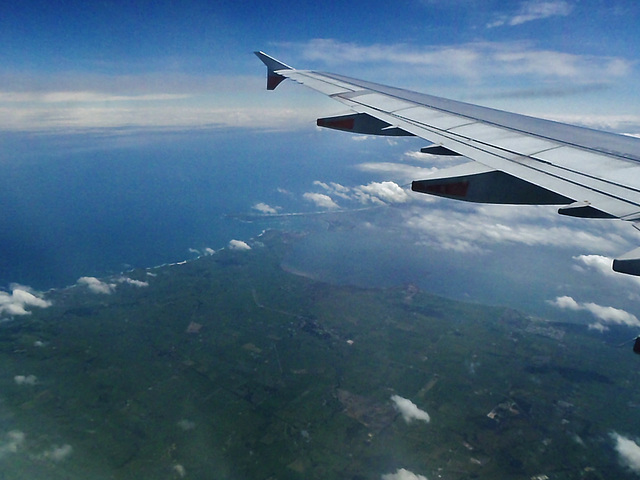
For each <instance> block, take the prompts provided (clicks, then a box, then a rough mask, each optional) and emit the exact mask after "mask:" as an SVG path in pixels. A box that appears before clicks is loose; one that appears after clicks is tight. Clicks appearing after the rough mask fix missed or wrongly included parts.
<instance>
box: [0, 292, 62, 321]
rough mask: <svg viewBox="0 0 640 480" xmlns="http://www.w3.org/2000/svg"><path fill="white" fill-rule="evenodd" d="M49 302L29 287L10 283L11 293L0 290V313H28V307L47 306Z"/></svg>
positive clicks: (49, 304)
mask: <svg viewBox="0 0 640 480" xmlns="http://www.w3.org/2000/svg"><path fill="white" fill-rule="evenodd" d="M50 306H51V302H50V301H48V300H45V299H43V298H42V297H40V296H39V295H36V294H35V293H34V292H33V291H32V290H31V289H30V288H29V287H25V286H23V285H17V284H16V285H12V291H11V293H8V292H2V291H0V315H28V314H29V313H30V312H29V311H28V310H27V308H28V307H38V308H47V307H50Z"/></svg>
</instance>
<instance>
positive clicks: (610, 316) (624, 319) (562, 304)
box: [549, 296, 640, 331]
mask: <svg viewBox="0 0 640 480" xmlns="http://www.w3.org/2000/svg"><path fill="white" fill-rule="evenodd" d="M549 303H550V304H551V305H553V306H555V307H557V308H560V309H563V310H573V311H587V312H589V313H591V314H592V315H593V316H594V317H596V319H597V322H596V323H595V324H591V325H589V328H590V329H594V330H599V331H604V330H606V329H607V328H608V327H607V324H609V325H626V326H628V327H639V326H640V320H638V318H637V317H636V316H635V315H633V314H632V313H629V312H627V311H626V310H622V309H619V308H614V307H605V306H602V305H598V304H596V303H591V302H586V303H580V302H577V301H576V300H574V299H573V298H572V297H569V296H562V297H557V298H556V299H555V300H552V301H550V302H549Z"/></svg>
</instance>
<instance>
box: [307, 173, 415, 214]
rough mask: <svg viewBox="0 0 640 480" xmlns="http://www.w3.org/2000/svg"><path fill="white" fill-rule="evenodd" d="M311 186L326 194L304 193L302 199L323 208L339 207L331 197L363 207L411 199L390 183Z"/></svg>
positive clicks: (316, 182) (402, 190) (399, 187)
mask: <svg viewBox="0 0 640 480" xmlns="http://www.w3.org/2000/svg"><path fill="white" fill-rule="evenodd" d="M313 184H314V185H315V186H317V187H320V188H322V189H323V190H324V191H325V192H326V193H305V194H304V197H305V199H307V200H309V201H312V202H314V203H315V204H316V205H318V206H320V207H323V208H333V209H335V208H339V205H338V204H337V203H336V201H335V200H333V198H332V197H338V198H340V199H342V200H348V201H355V202H358V203H361V204H364V205H367V204H374V205H389V204H399V203H406V202H409V201H410V200H411V197H410V196H409V195H408V194H407V192H406V191H405V190H404V189H403V188H402V187H401V186H399V185H398V184H397V183H395V182H390V181H385V182H371V183H369V184H367V185H360V186H356V187H346V186H344V185H341V184H339V183H335V182H330V183H325V182H320V181H318V180H316V181H315V182H313Z"/></svg>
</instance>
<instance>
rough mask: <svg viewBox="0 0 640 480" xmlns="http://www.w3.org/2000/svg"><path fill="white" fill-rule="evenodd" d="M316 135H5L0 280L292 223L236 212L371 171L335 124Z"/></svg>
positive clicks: (189, 253) (78, 269) (68, 275)
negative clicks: (321, 142)
mask: <svg viewBox="0 0 640 480" xmlns="http://www.w3.org/2000/svg"><path fill="white" fill-rule="evenodd" d="M322 135H324V133H323V132H319V131H317V130H316V129H313V128H311V129H309V130H305V131H299V132H264V131H256V130H244V129H243V130H238V129H232V130H229V129H209V130H203V131H195V132H182V133H176V132H144V131H142V132H141V131H136V132H127V131H118V132H113V131H109V132H93V133H84V134H72V135H53V134H33V133H31V134H25V133H3V134H2V136H0V149H1V151H2V152H3V153H2V156H1V157H0V205H2V208H1V209H0V224H1V225H2V227H1V229H0V288H5V289H6V288H8V286H9V285H10V284H11V283H19V284H22V285H28V286H31V287H33V288H36V289H48V288H54V287H63V286H66V285H70V284H73V283H75V281H76V280H77V279H78V278H79V277H81V276H104V275H108V274H112V273H117V272H120V271H123V270H127V269H130V268H136V267H150V266H155V265H159V264H163V263H167V262H176V261H182V260H185V259H188V258H193V257H195V256H197V254H198V253H197V252H198V251H203V250H204V249H205V248H212V249H215V250H217V249H219V248H222V247H224V246H225V245H227V243H228V242H229V240H231V239H239V240H247V239H249V238H251V237H254V236H256V235H257V234H259V233H260V232H261V231H262V230H263V229H265V228H278V227H279V226H285V227H286V226H291V222H293V221H296V220H295V219H292V218H283V219H281V220H278V219H273V218H270V219H267V220H266V221H265V222H261V221H259V220H260V219H259V218H256V217H255V216H253V217H252V221H251V222H247V221H245V220H243V218H242V216H243V215H246V214H259V212H258V211H257V210H255V209H253V208H252V207H253V206H254V205H256V204H258V203H265V204H267V205H269V206H274V207H279V211H281V212H311V211H314V210H317V208H316V207H315V206H314V205H313V204H311V203H310V202H307V201H304V200H303V198H302V194H303V193H304V192H306V191H311V190H317V187H314V185H313V182H314V181H315V180H319V181H330V180H331V181H333V180H335V179H336V178H339V179H340V180H341V181H344V182H345V183H347V184H349V183H358V182H360V183H366V182H368V181H371V178H372V175H371V174H370V173H364V172H361V171H359V170H357V169H355V168H353V167H354V165H355V164H356V163H357V162H359V161H362V160H363V158H365V157H366V158H367V159H370V158H371V156H370V153H369V152H367V151H366V149H365V150H364V151H363V149H362V145H361V143H359V142H354V141H352V140H351V138H350V136H348V135H340V134H337V135H335V136H334V137H332V139H331V146H332V148H331V150H327V149H324V150H323V149H321V148H317V147H315V146H314V145H317V144H318V139H319V138H320V137H321V136H322ZM332 135H334V134H332ZM325 140H326V138H325ZM393 148H396V149H398V147H389V146H388V147H387V148H382V149H378V150H377V153H375V154H374V155H379V156H381V155H384V154H385V152H387V153H388V152H389V150H390V149H392V150H393ZM380 158H382V157H380ZM298 221H299V220H298Z"/></svg>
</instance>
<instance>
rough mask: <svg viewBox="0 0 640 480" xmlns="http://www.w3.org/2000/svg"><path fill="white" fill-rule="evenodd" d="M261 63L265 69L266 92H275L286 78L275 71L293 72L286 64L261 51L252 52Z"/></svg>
mask: <svg viewBox="0 0 640 480" xmlns="http://www.w3.org/2000/svg"><path fill="white" fill-rule="evenodd" d="M253 53H254V54H255V55H256V56H257V57H258V58H259V59H260V61H261V62H262V63H264V64H265V65H266V67H267V90H275V89H276V87H277V86H278V85H280V83H282V82H283V81H284V80H286V77H283V76H282V75H279V74H278V73H276V71H277V70H294V68H292V67H290V66H289V65H287V64H286V63H283V62H281V61H280V60H276V59H275V58H273V57H272V56H271V55H267V54H266V53H264V52H263V51H255V52H253Z"/></svg>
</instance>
